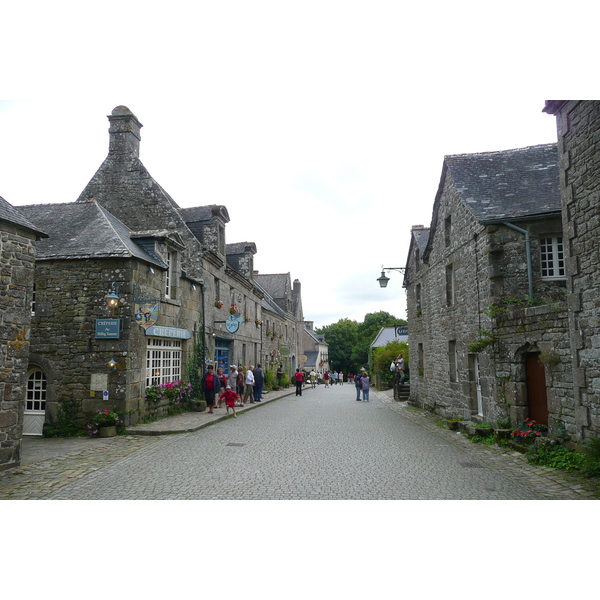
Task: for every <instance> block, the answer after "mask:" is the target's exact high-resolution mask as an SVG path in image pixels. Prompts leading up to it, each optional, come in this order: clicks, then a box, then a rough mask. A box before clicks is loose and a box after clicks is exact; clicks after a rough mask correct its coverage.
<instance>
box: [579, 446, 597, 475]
mask: <svg viewBox="0 0 600 600" xmlns="http://www.w3.org/2000/svg"><path fill="white" fill-rule="evenodd" d="M584 456H585V462H584V463H583V467H582V469H581V471H582V473H583V474H584V475H585V476H586V477H593V476H597V475H600V438H590V439H589V440H586V441H585V454H584Z"/></svg>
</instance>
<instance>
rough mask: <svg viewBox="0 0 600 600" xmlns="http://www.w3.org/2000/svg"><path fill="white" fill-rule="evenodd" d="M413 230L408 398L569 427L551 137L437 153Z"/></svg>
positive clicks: (473, 414) (446, 410) (460, 412)
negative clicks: (428, 196) (503, 147)
mask: <svg viewBox="0 0 600 600" xmlns="http://www.w3.org/2000/svg"><path fill="white" fill-rule="evenodd" d="M411 234H412V238H411V244H410V250H409V256H408V259H407V265H406V267H407V268H406V273H405V281H404V283H405V286H406V289H407V304H408V322H409V330H410V340H411V352H410V370H411V398H412V399H413V401H415V402H416V403H417V404H419V405H421V406H423V407H426V408H428V409H430V410H434V411H436V412H438V413H439V414H442V415H444V416H452V417H456V416H458V417H461V418H463V419H474V420H480V421H489V422H497V421H498V420H506V419H508V418H510V420H511V422H512V423H513V424H517V423H518V422H519V421H520V420H521V419H523V418H525V417H528V416H529V417H533V418H536V419H537V420H538V421H540V422H543V423H548V424H549V426H550V427H551V428H552V429H554V430H561V431H564V430H567V431H568V432H569V433H570V434H571V435H573V434H574V429H573V426H574V418H575V417H574V413H573V400H572V376H571V370H570V366H569V362H570V348H569V340H568V323H567V313H566V298H565V282H566V274H565V260H564V252H563V241H562V221H561V203H560V193H559V183H558V158H557V149H556V145H555V144H546V145H541V146H533V147H528V148H520V149H515V150H507V151H501V152H487V153H479V154H463V155H455V156H447V157H445V159H444V164H443V168H442V175H441V180H440V184H439V188H438V192H437V195H436V197H435V202H434V207H433V215H432V221H431V226H430V228H429V229H426V228H423V227H421V226H419V227H416V228H414V229H413V231H412V232H411Z"/></svg>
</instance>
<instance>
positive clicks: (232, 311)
mask: <svg viewBox="0 0 600 600" xmlns="http://www.w3.org/2000/svg"><path fill="white" fill-rule="evenodd" d="M239 312H240V311H239V310H238V307H237V306H236V305H235V304H232V305H231V306H230V307H229V314H230V315H237V314H238V313H239Z"/></svg>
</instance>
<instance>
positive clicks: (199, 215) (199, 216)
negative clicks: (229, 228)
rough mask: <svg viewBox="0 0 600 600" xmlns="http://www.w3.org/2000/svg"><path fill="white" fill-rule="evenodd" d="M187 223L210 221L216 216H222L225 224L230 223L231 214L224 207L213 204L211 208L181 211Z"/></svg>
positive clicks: (200, 207) (195, 207)
mask: <svg viewBox="0 0 600 600" xmlns="http://www.w3.org/2000/svg"><path fill="white" fill-rule="evenodd" d="M179 210H180V212H181V216H182V217H183V220H184V221H185V222H186V223H200V222H203V221H210V220H211V219H212V218H213V217H214V216H215V215H216V214H218V215H219V216H221V217H222V218H223V219H224V220H225V222H226V223H227V222H229V212H228V211H227V208H225V206H222V205H218V204H212V205H210V206H192V207H191V208H181V209H179Z"/></svg>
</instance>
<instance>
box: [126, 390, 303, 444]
mask: <svg viewBox="0 0 600 600" xmlns="http://www.w3.org/2000/svg"><path fill="white" fill-rule="evenodd" d="M295 393H296V388H295V387H288V388H285V389H283V390H278V391H276V392H263V397H262V400H261V401H260V402H257V403H248V402H247V403H246V404H245V405H244V406H236V407H235V410H236V412H237V413H238V414H239V413H241V412H245V411H248V410H253V409H255V408H258V407H259V406H264V405H265V404H268V403H269V402H273V401H274V400H279V398H284V397H285V396H291V395H292V394H295ZM223 419H233V413H232V412H231V411H229V415H227V411H226V409H225V401H223V406H222V407H221V408H215V413H214V414H212V415H211V414H210V413H209V412H208V411H207V410H206V411H204V412H188V413H183V414H181V415H175V416H174V417H166V418H164V419H160V420H159V421H154V422H153V423H142V424H139V425H134V426H132V427H128V428H127V433H128V434H129V435H167V434H171V433H187V432H190V431H198V429H202V428H203V427H208V426H209V425H212V424H213V423H217V422H219V421H222V420H223Z"/></svg>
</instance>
